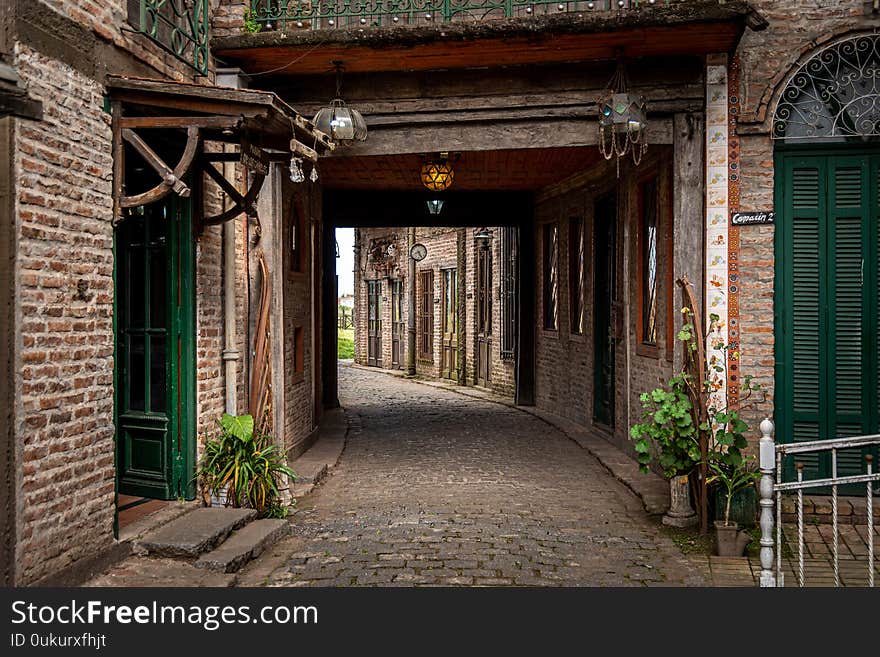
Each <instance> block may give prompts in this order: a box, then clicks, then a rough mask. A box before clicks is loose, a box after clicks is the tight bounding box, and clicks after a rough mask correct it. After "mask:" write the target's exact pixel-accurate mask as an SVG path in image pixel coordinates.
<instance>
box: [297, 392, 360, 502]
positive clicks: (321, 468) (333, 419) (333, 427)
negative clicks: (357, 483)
mask: <svg viewBox="0 0 880 657" xmlns="http://www.w3.org/2000/svg"><path fill="white" fill-rule="evenodd" d="M348 425H349V422H348V417H347V416H346V413H345V409H343V408H341V407H340V408H338V409H331V410H329V411H327V412H326V413H325V414H324V417H323V421H322V422H321V428H320V432H319V434H318V439H317V440H316V441H315V443H314V445H312V446H311V447H309V449H307V450H306V451H305V452H303V453H302V454H301V455H300V456H299V457H297V458H296V459H294V460H293V461H292V462H291V463H290V468H291V469H292V470H293V471H294V472H295V473H296V475H297V483H295V484H293V485H292V486H291V487H290V492H291V495H293V497H294V498H301V497H305V496H306V495H308V494H309V493H311V492H312V491H313V490H314V489H315V486H317V485H318V484H320V483H321V481H322V480H323V479H324V478H325V477H326V476H327V475H328V474H329V472H330V470H331V469H332V468H333V467H334V466H335V465H336V464H337V463H338V462H339V457H340V456H342V452H343V450H344V449H345V441H346V437H347V435H348Z"/></svg>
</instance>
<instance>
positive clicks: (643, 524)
mask: <svg viewBox="0 0 880 657" xmlns="http://www.w3.org/2000/svg"><path fill="white" fill-rule="evenodd" d="M340 396H341V400H342V403H343V405H344V406H345V408H346V411H347V413H348V415H349V418H350V419H351V420H352V423H353V428H352V431H351V433H350V435H349V439H348V445H347V447H346V449H345V452H344V453H343V455H342V458H341V459H340V462H339V464H338V465H337V467H336V468H335V469H334V471H333V473H332V475H331V476H330V477H329V479H328V480H327V481H326V482H325V483H324V484H323V485H321V486H320V487H318V488H317V489H316V490H315V491H314V492H313V493H312V494H311V495H310V496H308V497H307V498H305V499H303V500H301V501H300V508H299V511H298V513H297V514H296V516H295V518H294V520H293V525H294V534H295V535H294V536H293V537H291V538H288V539H286V540H285V541H283V542H282V543H279V544H278V545H276V546H275V548H274V549H273V550H272V551H271V553H270V554H266V555H264V557H263V558H261V559H260V560H258V561H257V562H254V564H252V565H251V566H249V567H248V568H247V569H246V570H245V571H244V572H243V573H241V577H240V579H239V583H240V584H245V585H248V584H249V585H260V584H269V585H273V586H302V585H320V586H350V585H381V586H386V585H431V584H439V585H465V586H468V585H481V584H484V585H586V586H620V585H636V586H638V585H700V584H704V583H705V582H704V576H708V572H707V568H706V567H705V560H702V561H700V560H696V561H692V560H689V559H688V557H686V556H684V555H682V554H681V553H680V551H679V550H678V549H677V548H676V547H675V546H674V545H673V544H672V542H671V541H670V540H669V539H668V538H666V537H664V536H662V535H661V533H660V530H659V527H658V524H657V522H656V521H654V520H651V519H649V518H648V517H647V516H646V515H645V513H644V511H643V510H642V506H641V503H640V502H639V500H638V499H637V498H636V497H635V496H634V495H633V494H632V493H631V492H630V491H629V490H628V489H626V488H625V487H624V486H623V485H622V484H620V483H619V482H617V480H615V479H614V478H613V477H611V476H610V475H609V474H608V472H607V471H606V470H605V469H604V468H603V467H602V466H601V465H600V464H599V463H598V462H597V461H596V460H595V459H594V458H593V457H592V456H590V455H589V453H588V452H586V451H584V450H583V449H581V448H580V447H579V446H577V445H576V444H575V443H573V442H572V441H570V440H568V439H567V438H565V437H564V436H563V435H562V434H561V433H559V432H558V431H557V430H555V429H554V428H552V427H551V426H549V425H547V424H545V423H544V422H542V421H541V420H539V419H537V418H535V417H533V416H531V415H528V414H525V413H522V412H520V411H518V410H516V409H511V408H507V407H505V406H502V405H499V404H493V403H491V402H487V401H482V400H478V399H471V398H468V397H464V396H461V395H458V394H456V393H454V392H450V391H447V390H442V389H438V388H434V387H429V386H425V385H421V384H418V383H415V382H412V381H406V380H404V379H399V378H396V377H391V376H388V375H385V374H382V373H378V372H376V373H374V372H370V371H365V370H362V369H356V368H351V367H342V368H340Z"/></svg>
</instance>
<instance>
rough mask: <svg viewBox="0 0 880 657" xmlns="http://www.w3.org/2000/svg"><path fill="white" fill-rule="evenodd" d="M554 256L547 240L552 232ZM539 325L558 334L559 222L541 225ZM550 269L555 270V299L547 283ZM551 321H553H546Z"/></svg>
mask: <svg viewBox="0 0 880 657" xmlns="http://www.w3.org/2000/svg"><path fill="white" fill-rule="evenodd" d="M554 231H555V233H556V235H555V244H554V251H555V254H551V253H550V244H549V238H550V233H551V232H554ZM551 255H555V257H554V258H553V259H552V261H553V267H551V258H550V256H551ZM541 256H542V257H541V299H542V305H541V325H542V327H543V329H544V330H545V331H547V332H549V333H558V332H559V222H558V221H550V222H547V223H545V224H542V225H541ZM551 269H555V277H556V298H555V299H554V298H553V292H552V290H551V289H550V285H549V281H550V279H551ZM551 305H552V308H553V313H552V314H548V312H547V309H548V308H550V307H551ZM549 319H552V320H553V321H552V322H550V321H548V320H549Z"/></svg>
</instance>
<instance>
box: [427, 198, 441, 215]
mask: <svg viewBox="0 0 880 657" xmlns="http://www.w3.org/2000/svg"><path fill="white" fill-rule="evenodd" d="M425 203H426V204H427V206H428V214H431V215H434V216H437V215H438V214H440V211H441V210H443V199H441V198H432V199H429V200H427V201H425Z"/></svg>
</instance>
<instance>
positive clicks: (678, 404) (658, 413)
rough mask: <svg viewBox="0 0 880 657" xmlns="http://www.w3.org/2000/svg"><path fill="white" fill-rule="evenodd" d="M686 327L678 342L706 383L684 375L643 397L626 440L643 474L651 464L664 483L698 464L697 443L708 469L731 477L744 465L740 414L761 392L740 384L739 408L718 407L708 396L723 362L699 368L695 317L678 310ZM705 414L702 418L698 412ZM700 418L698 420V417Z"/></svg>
mask: <svg viewBox="0 0 880 657" xmlns="http://www.w3.org/2000/svg"><path fill="white" fill-rule="evenodd" d="M681 312H682V315H683V316H684V319H685V321H684V324H683V325H682V327H681V330H679V332H678V334H677V337H678V340H679V341H681V342H682V343H683V345H684V349H685V355H686V357H687V358H688V360H689V367H690V369H691V371H697V372H700V373H701V374H702V376H703V377H704V380H702V381H697V379H696V377H695V376H693V375H692V374H689V373H687V372H681V373H679V374H677V375H676V376H674V377H672V378H671V379H670V380H669V381H668V383H667V384H666V385H665V386H663V387H659V388H655V389H654V390H652V391H650V392H645V393H642V394H641V395H640V397H639V399H640V400H641V402H642V409H643V413H642V422H640V423H638V424H636V425H634V426H633V427H631V428H630V437H631V438H632V439H633V440H634V441H635V444H634V447H635V450H636V454H637V456H638V461H639V467H640V469H641V470H642V472H648V470H649V468H650V465H651V463H653V462H654V461H655V460H656V462H657V463H658V464H659V466H660V467H661V468H662V470H663V474H664V476H666V477H667V478H671V477H675V476H679V475H685V474H689V473H690V472H691V471H692V470H693V469H694V467H695V466H696V465H698V464H699V463H701V461H702V456H701V454H700V438H701V437H705V439H706V444H707V446H708V454H707V459H706V460H707V463H706V465H707V466H711V464H717V466H718V467H719V468H722V469H723V470H724V471H725V472H728V473H729V472H732V471H734V470H735V469H737V468H739V467H740V466H741V465H742V463H743V454H742V450H744V449H745V448H746V447H747V446H748V439H747V438H746V432H747V431H748V430H749V427H748V425H747V424H746V423H745V422H744V421H743V420H742V419H741V417H740V415H739V410H738V409H741V408H743V405H744V402H746V400H748V398H749V397H750V396H751V395H752V393H753V392H755V391H759V390H760V386H758V385H756V384H754V383H753V380H752V377H751V376H746V377H744V378H743V384H742V386H741V388H740V390H741V392H742V393H744V394H742V395H741V396H740V401H739V405H738V407H737V408H731V407H729V406H728V404H727V397H726V395H725V396H723V403H722V404H718V403H717V399H715V398H713V396H712V393H713V392H714V391H715V390H717V389H718V388H717V386H718V381H719V380H720V379H721V378H722V377H723V376H724V371H725V369H724V367H722V366H721V364H720V362H722V361H723V362H726V358H723V359H718V360H715V359H714V358H713V360H712V361H711V362H709V363H698V362H697V358H696V352H697V345H696V333H695V330H696V329H695V328H694V321H693V312H692V311H691V310H690V309H689V308H686V307H685V308H682V311H681ZM709 319H710V321H711V322H713V323H715V322H717V321H719V317H718V315H715V314H712V315H710V316H709ZM715 348H716V349H719V350H721V352H722V353H723V354H726V353H727V348H728V347H727V345H721V344H716V345H715ZM698 405H700V406H702V407H703V408H705V413H701V411H700V407H699V406H698ZM701 415H702V417H701Z"/></svg>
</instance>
